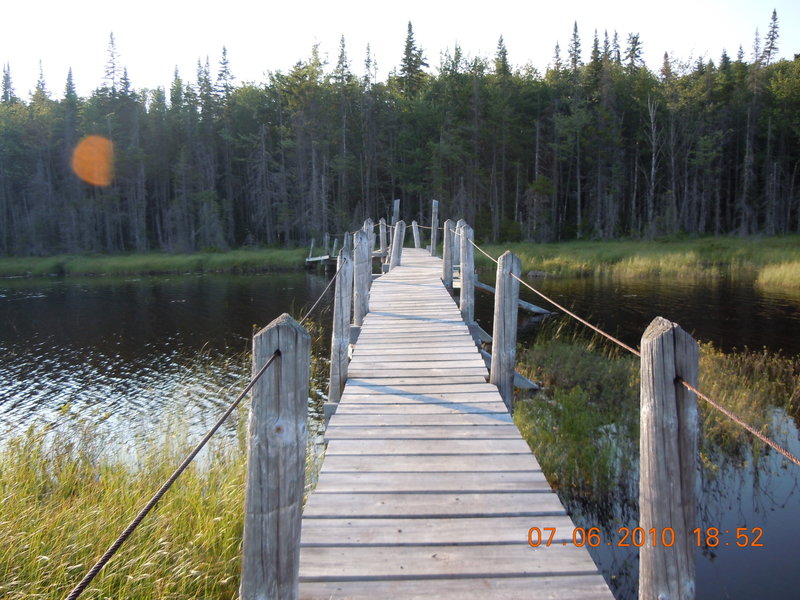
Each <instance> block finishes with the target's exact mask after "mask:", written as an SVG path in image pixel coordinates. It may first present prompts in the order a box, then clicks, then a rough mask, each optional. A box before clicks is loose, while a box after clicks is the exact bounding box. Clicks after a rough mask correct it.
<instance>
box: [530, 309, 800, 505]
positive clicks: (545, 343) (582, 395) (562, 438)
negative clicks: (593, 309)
mask: <svg viewBox="0 0 800 600" xmlns="http://www.w3.org/2000/svg"><path fill="white" fill-rule="evenodd" d="M518 365H519V369H520V370H521V372H523V374H525V375H527V376H528V377H531V378H532V379H534V380H536V381H540V382H542V383H544V385H545V391H544V392H543V393H540V394H537V395H536V396H534V397H533V398H532V399H530V400H525V401H522V402H520V403H518V408H517V410H516V411H515V414H514V420H515V422H516V423H517V425H518V427H519V428H520V431H521V432H522V434H523V436H524V437H525V438H526V440H527V441H528V443H529V445H530V446H531V448H532V449H533V451H534V454H536V456H537V457H538V459H539V461H540V463H541V465H542V467H543V469H544V471H545V473H547V474H548V478H549V480H550V481H551V483H552V484H553V485H554V486H555V487H567V488H571V489H573V490H575V491H578V492H579V493H581V492H593V493H598V494H603V493H606V492H608V491H609V490H611V489H613V487H614V486H615V485H618V484H619V482H620V481H622V480H624V473H626V472H630V469H631V466H632V461H633V460H635V459H636V458H635V457H636V456H637V455H638V443H639V442H638V435H639V363H638V359H636V358H635V357H633V356H631V355H628V354H627V353H620V352H619V351H617V350H616V349H613V348H610V347H609V345H608V344H607V343H606V342H605V341H603V340H602V339H599V338H596V337H588V336H586V335H585V334H584V333H583V332H577V331H576V330H575V329H574V328H573V327H572V326H565V327H559V326H558V325H557V324H556V325H553V324H551V325H549V326H548V325H546V326H545V331H544V332H543V333H542V334H541V335H540V337H539V339H538V340H537V342H536V343H535V344H533V346H531V347H530V348H527V349H525V350H523V351H522V352H521V354H520V356H519V362H518ZM700 389H701V390H703V391H704V392H705V393H706V394H708V395H709V396H710V397H711V398H713V399H715V400H716V401H717V402H719V403H720V404H722V405H723V406H725V407H726V408H728V409H730V410H732V411H733V412H734V413H735V414H737V415H739V416H740V417H741V418H743V419H744V420H745V421H746V422H748V423H750V424H751V425H753V426H755V427H756V428H757V429H759V430H761V431H763V432H765V433H766V434H767V435H771V434H775V433H776V432H771V431H770V428H771V424H772V415H771V409H772V408H773V407H780V408H783V409H784V410H786V412H787V413H788V414H789V415H791V416H793V417H794V418H795V419H796V420H797V419H798V418H800V358H796V357H787V356H784V355H781V354H778V353H772V352H768V351H766V350H764V351H761V352H754V351H745V352H736V353H730V354H726V353H723V352H721V351H719V350H718V349H716V348H714V346H713V345H711V344H702V345H701V347H700ZM698 402H699V403H698V408H699V413H700V421H701V431H702V432H703V435H702V436H701V458H702V460H703V462H704V464H705V465H706V472H713V471H714V470H715V469H716V465H718V464H719V463H720V461H733V462H741V461H745V460H749V458H748V457H753V460H755V459H757V458H758V456H759V455H760V450H761V449H762V444H761V443H760V442H758V441H757V440H755V439H754V438H753V437H752V436H751V435H750V434H749V433H747V432H746V431H745V430H743V429H741V428H740V427H739V426H738V425H736V424H735V423H733V422H732V421H731V420H729V419H728V418H727V417H725V416H724V415H721V414H720V413H719V412H718V411H716V410H715V409H714V408H712V407H710V406H709V405H708V404H706V403H705V402H704V401H702V400H699V401H698Z"/></svg>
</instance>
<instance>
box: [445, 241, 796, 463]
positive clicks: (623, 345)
mask: <svg viewBox="0 0 800 600" xmlns="http://www.w3.org/2000/svg"><path fill="white" fill-rule="evenodd" d="M453 231H454V233H455V234H456V235H459V236H460V235H461V234H460V233H459V232H458V231H456V230H453ZM467 240H468V241H469V242H470V243H471V244H472V245H473V246H474V247H475V248H476V249H477V250H478V251H480V252H481V253H483V254H484V255H485V256H486V257H487V258H489V259H490V260H492V261H493V262H494V263H497V262H498V261H497V259H496V258H494V257H493V256H491V255H490V254H489V253H488V252H486V251H485V250H483V248H481V247H480V246H478V244H476V243H475V242H474V241H473V240H470V239H469V238H467ZM511 277H513V278H514V279H516V280H517V281H518V282H519V283H520V284H522V285H523V286H525V287H526V288H528V289H529V290H531V291H532V292H533V293H535V294H537V295H538V296H539V297H541V298H542V299H544V300H546V301H547V302H549V303H550V304H552V305H553V306H555V307H556V308H558V309H559V310H561V311H563V312H564V313H566V314H567V315H569V316H570V317H572V318H573V319H575V320H576V321H578V322H579V323H581V324H583V325H585V326H586V327H588V328H590V329H591V330H592V331H594V332H596V333H598V334H600V335H601V336H603V337H604V338H606V339H608V340H609V341H611V342H613V343H614V344H616V345H618V346H619V347H621V348H623V349H625V350H627V351H628V352H630V353H631V354H633V355H634V356H637V357H639V358H641V352H639V350H636V349H635V348H632V347H631V346H629V345H628V344H626V343H624V342H623V341H621V340H619V339H618V338H616V337H614V336H613V335H611V334H610V333H607V332H605V331H603V330H602V329H600V328H599V327H597V326H596V325H593V324H592V323H590V322H589V321H587V320H586V319H583V318H581V317H580V316H578V315H576V314H575V313H574V312H572V311H571V310H569V309H567V308H566V307H564V306H562V305H561V304H559V303H558V302H556V301H555V300H553V299H552V298H550V297H549V296H547V295H545V294H543V293H542V292H540V291H539V290H537V289H536V288H534V287H533V286H532V285H530V284H529V283H528V282H526V281H524V280H523V279H521V278H520V277H518V276H517V275H515V274H513V273H512V274H511ZM676 383H680V384H681V385H683V386H684V387H685V388H686V389H688V390H689V391H691V392H694V393H695V394H696V395H697V396H698V397H699V398H702V399H703V400H705V401H706V402H707V403H708V404H709V405H710V406H711V407H712V408H714V409H716V410H717V411H719V412H720V413H722V414H723V415H725V416H726V417H728V418H729V419H731V420H732V421H733V422H734V423H736V424H737V425H739V426H740V427H741V428H743V429H744V430H746V431H747V432H749V433H750V434H752V435H753V436H755V437H756V438H758V439H759V440H761V441H762V442H763V443H765V444H767V445H768V446H769V447H770V448H772V449H774V450H775V451H776V452H778V453H780V454H781V455H782V456H784V457H785V458H787V459H788V460H789V461H791V462H793V463H794V464H795V465H797V466H800V458H797V457H796V456H794V455H793V454H792V453H791V452H789V451H788V450H786V449H785V448H784V447H783V446H781V445H780V444H778V443H777V442H775V441H774V440H772V439H770V438H768V437H767V436H765V435H764V434H763V433H761V432H760V431H758V430H757V429H755V428H754V427H753V426H752V425H749V424H748V423H746V422H745V421H744V420H743V419H741V418H740V417H738V416H737V415H736V414H734V413H733V412H731V411H730V410H729V409H727V408H725V407H723V406H722V405H720V404H719V403H718V402H715V401H714V400H712V399H711V398H709V397H708V396H707V395H706V394H704V393H703V392H701V391H700V390H698V389H697V388H696V387H695V386H693V385H691V384H690V383H688V382H686V381H684V380H683V379H682V378H680V377H678V378H677V380H676Z"/></svg>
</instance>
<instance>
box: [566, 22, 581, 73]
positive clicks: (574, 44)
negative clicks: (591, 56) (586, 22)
mask: <svg viewBox="0 0 800 600" xmlns="http://www.w3.org/2000/svg"><path fill="white" fill-rule="evenodd" d="M567 52H568V53H569V66H570V69H572V72H573V73H577V71H578V68H579V67H580V66H581V65H583V61H581V38H580V36H579V35H578V22H577V21H575V24H574V25H573V27H572V39H571V40H570V43H569V47H568V48H567Z"/></svg>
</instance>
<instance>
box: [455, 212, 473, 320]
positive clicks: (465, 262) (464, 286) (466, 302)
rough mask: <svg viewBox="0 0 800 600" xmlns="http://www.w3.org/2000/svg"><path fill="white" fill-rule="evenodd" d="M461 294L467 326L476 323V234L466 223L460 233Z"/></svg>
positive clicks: (462, 309) (462, 312) (460, 305)
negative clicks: (474, 240)
mask: <svg viewBox="0 0 800 600" xmlns="http://www.w3.org/2000/svg"><path fill="white" fill-rule="evenodd" d="M459 233H460V237H459V241H460V252H459V254H460V262H461V293H460V295H459V302H458V307H459V308H460V309H461V318H463V319H464V322H465V323H466V324H467V325H470V324H471V323H473V322H474V321H475V252H474V250H473V248H472V243H471V242H472V239H473V237H474V233H473V231H472V227H470V226H469V225H467V224H466V223H465V224H464V225H463V226H462V227H461V229H460V231H459Z"/></svg>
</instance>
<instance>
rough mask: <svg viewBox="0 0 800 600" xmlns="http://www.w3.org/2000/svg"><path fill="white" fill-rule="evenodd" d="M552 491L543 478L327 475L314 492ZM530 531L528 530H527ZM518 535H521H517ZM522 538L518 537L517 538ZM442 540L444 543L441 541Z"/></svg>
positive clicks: (521, 475) (525, 474) (524, 474)
mask: <svg viewBox="0 0 800 600" xmlns="http://www.w3.org/2000/svg"><path fill="white" fill-rule="evenodd" d="M432 490H435V491H438V492H481V491H487V490H491V491H493V492H514V491H516V492H521V491H525V492H542V491H544V492H551V489H550V484H548V483H547V479H545V477H544V475H542V474H541V473H536V472H533V471H531V472H513V473H502V472H501V473H447V474H443V473H326V474H325V479H324V481H320V483H319V484H318V485H317V487H316V489H315V491H317V492H320V493H322V492H326V493H333V492H337V493H345V492H383V493H386V492H392V493H395V492H397V493H400V492H402V493H410V492H429V491H432ZM526 531H527V529H526ZM518 534H519V532H518ZM517 539H519V538H517ZM440 541H442V540H440Z"/></svg>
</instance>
